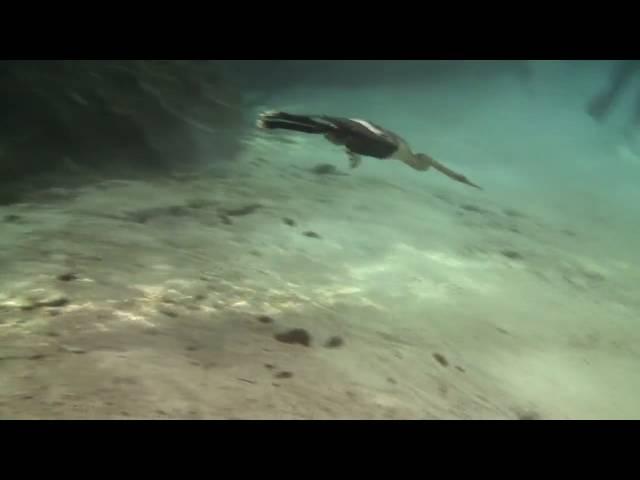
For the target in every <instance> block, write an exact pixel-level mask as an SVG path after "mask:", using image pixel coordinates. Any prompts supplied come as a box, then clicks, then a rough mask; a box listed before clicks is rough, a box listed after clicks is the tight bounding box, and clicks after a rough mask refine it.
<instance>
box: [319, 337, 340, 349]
mask: <svg viewBox="0 0 640 480" xmlns="http://www.w3.org/2000/svg"><path fill="white" fill-rule="evenodd" d="M343 345H344V340H343V339H342V337H338V336H334V337H331V338H330V339H329V340H327V341H326V342H325V344H324V346H325V347H326V348H338V347H341V346H343Z"/></svg>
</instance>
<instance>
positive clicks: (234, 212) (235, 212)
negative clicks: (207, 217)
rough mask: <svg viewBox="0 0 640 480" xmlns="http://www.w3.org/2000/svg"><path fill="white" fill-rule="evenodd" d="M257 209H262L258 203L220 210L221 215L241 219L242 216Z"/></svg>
mask: <svg viewBox="0 0 640 480" xmlns="http://www.w3.org/2000/svg"><path fill="white" fill-rule="evenodd" d="M259 208H262V205H260V204H259V203H252V204H250V205H246V206H244V207H240V208H232V209H225V210H222V213H223V214H224V215H228V216H230V217H241V216H244V215H249V214H251V213H253V212H255V211H256V210H258V209H259Z"/></svg>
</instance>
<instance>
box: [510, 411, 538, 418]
mask: <svg viewBox="0 0 640 480" xmlns="http://www.w3.org/2000/svg"><path fill="white" fill-rule="evenodd" d="M515 414H516V418H517V419H518V420H540V419H541V418H542V417H541V415H540V414H539V413H538V412H536V411H534V410H521V411H516V412H515Z"/></svg>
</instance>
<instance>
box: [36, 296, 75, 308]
mask: <svg viewBox="0 0 640 480" xmlns="http://www.w3.org/2000/svg"><path fill="white" fill-rule="evenodd" d="M68 303H69V299H68V298H65V297H60V298H54V299H53V300H49V301H46V302H39V303H38V306H40V307H64V306H65V305H66V304H68Z"/></svg>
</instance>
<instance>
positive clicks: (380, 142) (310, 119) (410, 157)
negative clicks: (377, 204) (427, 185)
mask: <svg viewBox="0 0 640 480" xmlns="http://www.w3.org/2000/svg"><path fill="white" fill-rule="evenodd" d="M257 126H258V128H261V129H265V130H278V129H283V130H291V131H295V132H301V133H309V134H315V135H324V137H325V138H326V139H327V140H328V141H330V142H331V143H333V144H335V145H341V146H344V147H345V148H346V151H347V155H348V157H349V164H350V166H351V168H357V167H358V166H359V165H360V163H361V162H362V157H363V156H365V157H373V158H378V159H395V160H400V161H401V162H403V163H405V164H407V165H409V166H410V167H411V168H413V169H414V170H419V171H426V170H429V169H430V168H431V167H433V168H434V169H435V170H438V171H439V172H441V173H443V174H444V175H446V176H447V177H449V178H451V179H453V180H455V181H457V182H460V183H464V184H466V185H469V186H471V187H474V188H478V189H482V188H481V187H479V186H478V185H476V184H475V183H473V182H471V181H470V180H469V179H467V177H465V176H464V175H461V174H459V173H457V172H454V171H453V170H451V169H449V168H447V167H445V166H444V165H442V164H441V163H440V162H438V161H436V160H434V159H433V158H431V157H430V156H429V155H427V154H424V153H414V152H413V150H412V149H411V147H410V146H409V144H408V143H407V141H406V140H405V139H403V138H402V137H400V136H399V135H397V134H396V133H394V132H392V131H390V130H387V129H385V128H383V127H381V126H379V125H376V124H375V123H372V122H369V121H366V120H361V119H358V118H344V117H332V116H328V115H298V114H292V113H286V112H281V111H277V110H269V111H266V112H263V113H261V114H260V115H259V116H258V120H257Z"/></svg>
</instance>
